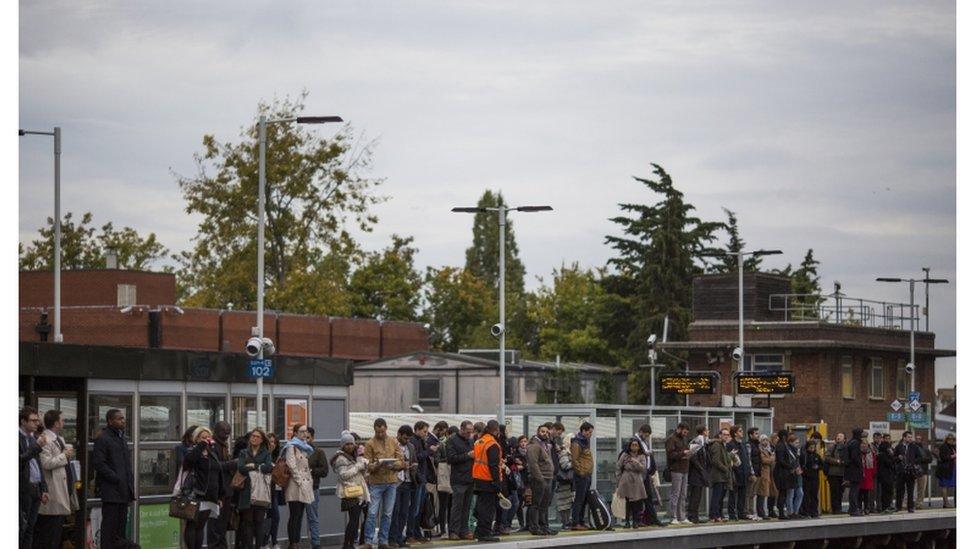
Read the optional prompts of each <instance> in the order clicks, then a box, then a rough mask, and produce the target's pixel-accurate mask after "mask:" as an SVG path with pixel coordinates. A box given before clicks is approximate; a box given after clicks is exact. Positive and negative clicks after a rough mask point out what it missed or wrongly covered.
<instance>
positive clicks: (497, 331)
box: [491, 324, 505, 337]
mask: <svg viewBox="0 0 976 549" xmlns="http://www.w3.org/2000/svg"><path fill="white" fill-rule="evenodd" d="M504 333H505V326H503V325H501V324H495V325H494V326H492V327H491V335H493V336H495V337H502V334H504Z"/></svg>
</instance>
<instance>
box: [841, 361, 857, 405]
mask: <svg viewBox="0 0 976 549" xmlns="http://www.w3.org/2000/svg"><path fill="white" fill-rule="evenodd" d="M840 390H841V395H842V396H843V397H844V398H854V360H853V359H852V358H851V357H849V356H843V357H841V358H840Z"/></svg>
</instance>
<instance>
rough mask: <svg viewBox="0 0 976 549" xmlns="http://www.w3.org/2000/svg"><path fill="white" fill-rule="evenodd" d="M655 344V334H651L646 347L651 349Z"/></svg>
mask: <svg viewBox="0 0 976 549" xmlns="http://www.w3.org/2000/svg"><path fill="white" fill-rule="evenodd" d="M656 343H657V334H651V336H650V337H648V338H647V346H648V347H650V348H651V349H653V348H654V345H655V344H656Z"/></svg>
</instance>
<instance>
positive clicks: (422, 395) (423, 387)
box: [417, 379, 441, 408]
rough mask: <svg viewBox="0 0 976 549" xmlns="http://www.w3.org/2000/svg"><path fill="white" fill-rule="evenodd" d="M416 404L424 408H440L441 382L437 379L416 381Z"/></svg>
mask: <svg viewBox="0 0 976 549" xmlns="http://www.w3.org/2000/svg"><path fill="white" fill-rule="evenodd" d="M417 404H419V405H421V406H423V407H424V408H440V407H441V380H439V379H418V380H417Z"/></svg>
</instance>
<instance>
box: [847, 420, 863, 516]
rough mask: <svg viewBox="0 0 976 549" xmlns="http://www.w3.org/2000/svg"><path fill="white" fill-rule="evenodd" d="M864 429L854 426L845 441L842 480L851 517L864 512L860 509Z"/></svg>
mask: <svg viewBox="0 0 976 549" xmlns="http://www.w3.org/2000/svg"><path fill="white" fill-rule="evenodd" d="M864 438H865V436H864V429H861V428H860V427H855V428H854V430H853V431H851V440H850V441H849V442H848V443H847V461H846V464H845V466H844V481H845V482H846V483H847V486H848V499H847V507H848V509H847V512H848V514H849V515H851V516H852V517H860V516H862V515H863V514H864V513H863V512H862V511H861V490H860V486H861V481H862V480H864V462H863V461H861V456H862V455H863V454H864V450H863V449H862V448H861V444H862V443H863V442H864Z"/></svg>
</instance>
